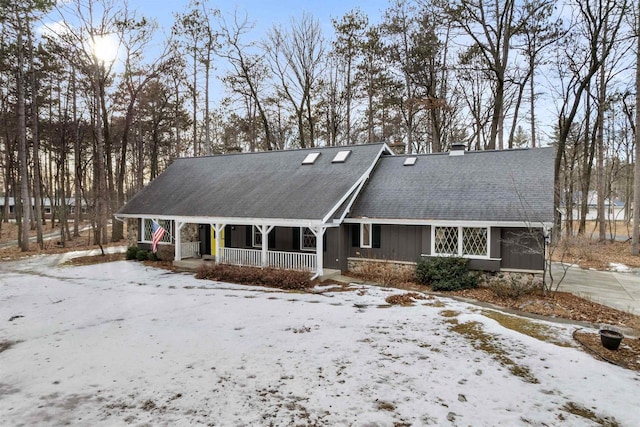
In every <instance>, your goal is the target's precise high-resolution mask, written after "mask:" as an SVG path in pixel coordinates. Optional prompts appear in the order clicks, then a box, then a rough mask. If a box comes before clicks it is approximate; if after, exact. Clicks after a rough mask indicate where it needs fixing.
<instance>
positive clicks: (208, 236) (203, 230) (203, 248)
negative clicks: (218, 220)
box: [198, 224, 215, 255]
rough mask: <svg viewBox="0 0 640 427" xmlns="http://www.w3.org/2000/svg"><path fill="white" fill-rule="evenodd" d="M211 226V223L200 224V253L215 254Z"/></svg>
mask: <svg viewBox="0 0 640 427" xmlns="http://www.w3.org/2000/svg"><path fill="white" fill-rule="evenodd" d="M212 234H213V233H211V226H210V225H209V224H199V225H198V240H200V255H213V254H212V253H211V242H212V241H213V242H215V240H213V239H212Z"/></svg>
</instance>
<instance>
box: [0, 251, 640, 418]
mask: <svg viewBox="0 0 640 427" xmlns="http://www.w3.org/2000/svg"><path fill="white" fill-rule="evenodd" d="M58 260H59V258H55V257H41V258H33V259H31V260H30V261H29V262H21V263H0V314H1V315H0V349H2V348H3V344H2V343H4V351H2V352H1V353H0V420H1V421H0V423H2V424H3V425H13V426H18V425H25V426H31V425H67V424H70V425H86V426H95V425H109V426H111V425H128V424H131V425H154V426H155V425H167V426H181V425H194V424H199V423H201V424H205V425H206V424H211V425H222V426H263V425H264V426H267V425H276V426H289V425H303V426H306V425H326V426H403V425H415V426H420V425H460V426H466V425H473V426H483V425H492V426H493V425H504V426H513V425H534V426H540V425H572V426H581V425H584V426H588V425H597V423H598V422H600V423H604V422H613V421H614V419H615V421H616V422H617V423H619V425H622V426H638V425H640V410H638V396H640V377H639V376H638V374H637V373H635V372H632V371H627V370H624V369H622V368H619V367H616V366H613V365H609V364H606V363H603V362H599V361H597V360H595V359H594V358H592V357H591V356H590V355H588V354H586V353H584V352H583V351H581V350H580V349H578V348H577V347H576V345H574V344H572V343H571V333H572V331H573V329H575V327H574V326H571V325H561V324H553V323H545V322H535V323H534V322H530V321H524V322H526V323H528V324H529V327H531V328H533V329H539V330H540V331H544V333H546V334H550V335H553V336H555V338H556V340H557V341H560V342H564V343H567V344H569V346H561V345H557V344H552V343H549V342H546V341H540V340H537V339H535V338H531V337H529V336H527V335H523V334H520V333H518V332H515V331H513V330H511V329H507V328H505V327H503V326H501V324H500V323H498V322H497V321H496V320H494V319H493V318H491V317H494V316H491V315H490V313H489V312H487V311H486V310H485V311H483V310H481V309H480V308H478V307H475V306H473V305H468V304H465V303H461V302H456V301H453V300H449V299H428V300H421V301H417V303H416V304H415V305H414V306H412V307H399V306H393V307H385V297H387V296H389V295H391V294H394V293H398V292H399V291H396V290H390V289H382V288H377V287H364V286H353V288H354V289H353V291H350V292H327V293H323V294H300V293H286V292H280V291H276V290H272V289H262V288H251V287H243V286H237V285H231V284H226V283H217V282H211V281H204V280H196V279H194V278H193V276H192V275H187V274H175V273H169V272H167V271H164V270H159V269H153V268H148V267H145V266H144V265H141V264H138V263H135V262H117V263H110V264H99V265H93V266H85V267H55V264H56V262H57V261H58ZM516 320H518V319H516ZM518 321H519V320H518Z"/></svg>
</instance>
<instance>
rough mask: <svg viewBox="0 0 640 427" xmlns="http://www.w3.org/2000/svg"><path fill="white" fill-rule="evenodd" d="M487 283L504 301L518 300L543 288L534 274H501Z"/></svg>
mask: <svg viewBox="0 0 640 427" xmlns="http://www.w3.org/2000/svg"><path fill="white" fill-rule="evenodd" d="M486 281H487V286H488V287H489V289H491V291H492V292H493V293H494V295H496V296H497V297H499V298H502V299H513V300H518V299H520V298H521V297H523V296H525V295H530V294H532V293H533V292H535V290H536V289H539V288H540V286H541V283H540V282H541V280H536V278H535V277H534V275H533V274H518V273H500V274H498V275H496V276H493V277H491V278H487V279H486Z"/></svg>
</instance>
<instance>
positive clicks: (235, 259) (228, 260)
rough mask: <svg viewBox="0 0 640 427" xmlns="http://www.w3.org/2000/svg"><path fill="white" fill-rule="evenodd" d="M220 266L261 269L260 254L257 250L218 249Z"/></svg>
mask: <svg viewBox="0 0 640 427" xmlns="http://www.w3.org/2000/svg"><path fill="white" fill-rule="evenodd" d="M218 262H220V263H221V264H231V265H243V266H245V265H246V266H250V267H262V252H261V251H259V250H257V249H238V248H220V254H219V261H218Z"/></svg>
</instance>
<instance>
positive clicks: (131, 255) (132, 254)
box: [125, 246, 138, 259]
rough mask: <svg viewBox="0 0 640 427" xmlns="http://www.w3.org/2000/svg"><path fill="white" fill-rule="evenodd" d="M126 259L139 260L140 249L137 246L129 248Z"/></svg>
mask: <svg viewBox="0 0 640 427" xmlns="http://www.w3.org/2000/svg"><path fill="white" fill-rule="evenodd" d="M125 258H126V259H137V258H138V247H137V246H129V247H128V248H127V252H126V254H125Z"/></svg>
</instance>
